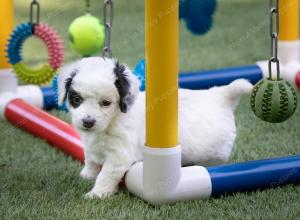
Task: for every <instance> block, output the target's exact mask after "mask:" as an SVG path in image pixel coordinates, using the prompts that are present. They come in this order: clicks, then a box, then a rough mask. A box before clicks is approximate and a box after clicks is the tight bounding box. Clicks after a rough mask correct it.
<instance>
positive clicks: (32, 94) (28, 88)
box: [0, 85, 56, 110]
mask: <svg viewBox="0 0 300 220" xmlns="http://www.w3.org/2000/svg"><path fill="white" fill-rule="evenodd" d="M0 95H1V98H3V99H6V98H7V97H11V96H12V95H13V96H14V97H17V98H20V99H22V100H25V101H26V102H28V103H29V104H31V105H33V106H35V107H37V108H40V109H44V110H51V109H53V108H55V107H56V106H55V99H54V97H55V92H54V91H53V89H52V88H51V87H39V86H36V85H24V86H18V87H17V89H16V90H15V91H13V92H11V91H7V92H3V93H1V94H0Z"/></svg>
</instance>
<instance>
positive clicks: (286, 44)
mask: <svg viewBox="0 0 300 220" xmlns="http://www.w3.org/2000/svg"><path fill="white" fill-rule="evenodd" d="M299 48H300V42H299V40H295V41H278V59H279V60H280V62H281V63H283V64H286V63H289V62H293V61H294V62H299V60H300V50H299Z"/></svg>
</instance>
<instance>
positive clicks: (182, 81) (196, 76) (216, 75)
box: [179, 65, 263, 89]
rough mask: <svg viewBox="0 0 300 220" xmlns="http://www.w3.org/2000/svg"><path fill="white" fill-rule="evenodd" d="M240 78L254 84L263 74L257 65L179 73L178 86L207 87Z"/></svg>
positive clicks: (221, 84) (189, 87)
mask: <svg viewBox="0 0 300 220" xmlns="http://www.w3.org/2000/svg"><path fill="white" fill-rule="evenodd" d="M241 78H243V79H248V80H249V81H250V82H251V83H252V84H255V83H257V82H258V81H259V80H261V79H262V78H263V74H262V71H261V69H260V68H259V67H258V66H257V65H249V66H241V67H232V68H224V69H218V70H207V71H198V72H190V73H180V75H179V86H180V88H186V89H208V88H210V87H213V86H223V85H228V84H229V83H231V82H232V81H234V80H236V79H241Z"/></svg>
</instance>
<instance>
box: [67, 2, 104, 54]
mask: <svg viewBox="0 0 300 220" xmlns="http://www.w3.org/2000/svg"><path fill="white" fill-rule="evenodd" d="M69 39H70V44H71V47H72V48H73V49H74V50H75V51H76V52H77V53H79V54H80V55H82V56H84V57H88V56H91V55H94V54H96V53H98V52H99V51H100V50H101V49H102V48H103V45H104V39H105V32H104V26H103V24H102V23H101V21H100V20H99V19H98V18H97V17H95V16H93V15H91V14H90V1H89V0H86V14H85V15H83V16H81V17H78V18H76V19H75V20H74V21H73V22H72V23H71V25H70V27H69Z"/></svg>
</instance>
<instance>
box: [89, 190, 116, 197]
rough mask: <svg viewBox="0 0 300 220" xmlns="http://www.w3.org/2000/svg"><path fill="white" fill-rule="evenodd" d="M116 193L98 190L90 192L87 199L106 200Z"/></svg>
mask: <svg viewBox="0 0 300 220" xmlns="http://www.w3.org/2000/svg"><path fill="white" fill-rule="evenodd" d="M114 193H115V191H105V190H96V189H92V190H91V191H90V192H88V193H87V194H85V196H84V197H85V198H86V199H105V198H108V197H110V196H112V195H113V194H114Z"/></svg>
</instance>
